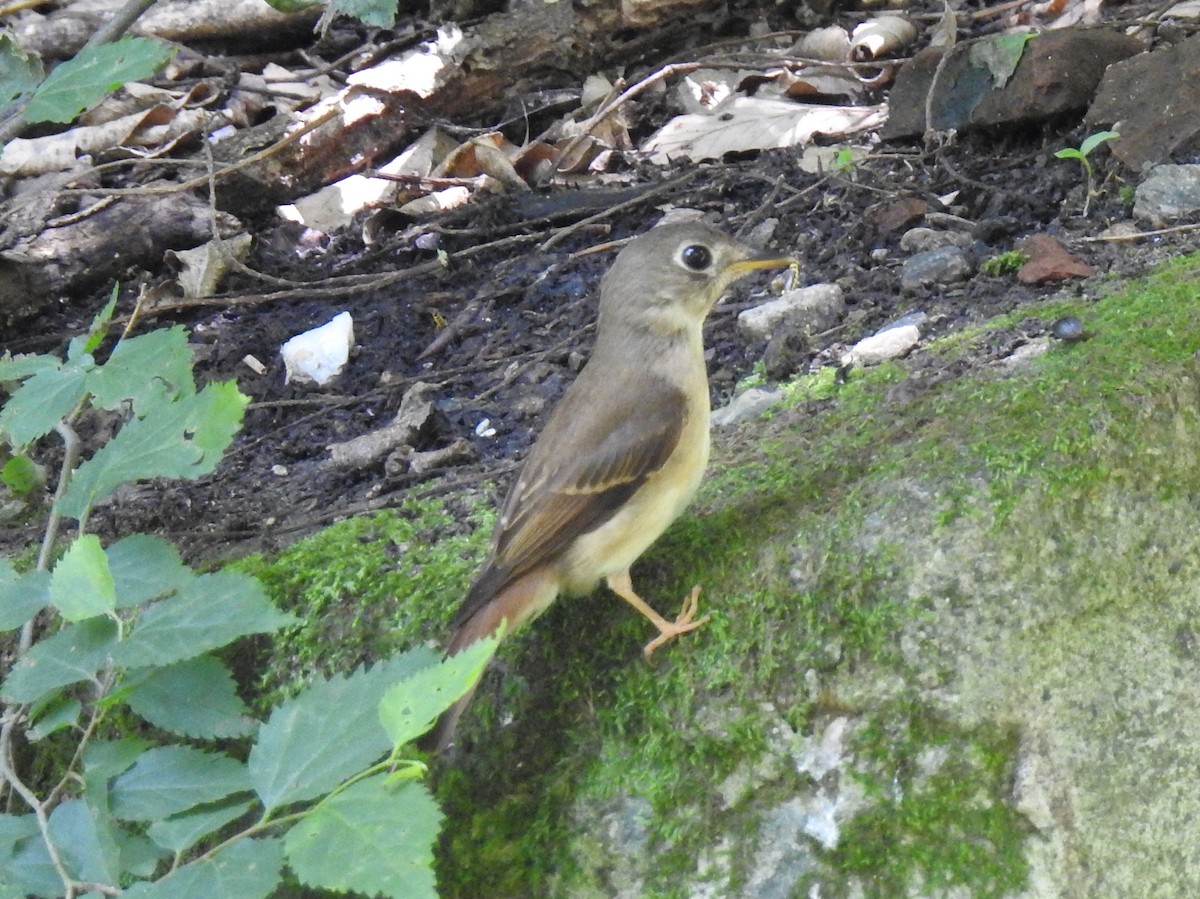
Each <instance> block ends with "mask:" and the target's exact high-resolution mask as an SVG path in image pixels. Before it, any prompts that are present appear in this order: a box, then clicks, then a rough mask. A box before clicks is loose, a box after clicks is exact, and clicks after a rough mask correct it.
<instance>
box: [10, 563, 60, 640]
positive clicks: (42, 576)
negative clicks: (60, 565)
mask: <svg viewBox="0 0 1200 899" xmlns="http://www.w3.org/2000/svg"><path fill="white" fill-rule="evenodd" d="M49 604H50V572H49V571H38V570H37V569H34V570H33V571H26V572H25V573H24V574H17V573H16V570H15V569H14V568H13V566H12V563H11V562H10V561H8V559H0V631H7V630H12V629H13V628H15V627H20V626H21V625H22V624H24V623H25V622H26V621H28V620H29V619H30V618H32V617H33V616H34V615H36V614H37V613H38V612H40V611H41V610H42V609H44V608H45V607H46V606H48V605H49Z"/></svg>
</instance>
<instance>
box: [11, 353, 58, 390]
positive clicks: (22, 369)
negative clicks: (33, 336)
mask: <svg viewBox="0 0 1200 899" xmlns="http://www.w3.org/2000/svg"><path fill="white" fill-rule="evenodd" d="M61 367H62V362H60V361H59V360H58V359H55V358H54V357H53V356H43V355H40V354H38V353H18V354H17V355H16V356H9V355H5V357H4V358H3V359H0V384H4V383H5V382H8V381H24V380H25V379H26V378H28V377H29V376H30V375H36V374H37V373H38V372H40V371H49V370H50V369H56V368H61Z"/></svg>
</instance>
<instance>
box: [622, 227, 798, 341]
mask: <svg viewBox="0 0 1200 899" xmlns="http://www.w3.org/2000/svg"><path fill="white" fill-rule="evenodd" d="M795 264H796V262H795V260H794V259H790V258H788V257H783V256H774V255H769V254H763V253H760V252H758V251H757V250H754V249H753V248H751V247H749V246H747V245H746V244H743V243H741V242H739V241H737V240H734V239H733V238H732V237H730V236H729V235H728V234H726V233H725V232H723V231H721V230H719V229H718V228H714V227H713V226H711V225H706V224H702V223H700V222H683V223H679V224H674V225H662V226H660V227H658V228H653V229H651V230H650V231H648V232H646V233H645V234H642V235H640V236H639V237H636V238H634V239H633V240H631V241H630V242H629V243H628V244H626V246H625V248H624V249H623V250H621V252H620V253H618V254H617V258H616V260H614V262H613V264H612V268H610V269H609V270H608V273H607V274H606V275H605V276H604V280H603V281H601V283H600V316H601V327H604V326H605V322H606V320H610V321H615V322H620V323H627V324H630V325H633V326H635V327H640V328H648V329H650V330H652V331H655V332H658V333H663V334H668V333H672V332H677V331H683V330H687V329H690V328H695V327H697V326H699V324H700V323H701V322H702V321H703V320H704V317H705V316H706V315H708V312H709V310H710V309H712V307H713V306H714V305H715V304H716V302H717V300H719V299H720V298H721V294H723V293H724V292H725V291H726V289H728V287H729V286H730V285H731V284H732V283H733V282H734V281H736V280H738V279H739V278H743V277H745V276H746V275H749V274H751V273H752V272H755V271H757V270H759V269H765V268H785V267H787V266H790V265H795Z"/></svg>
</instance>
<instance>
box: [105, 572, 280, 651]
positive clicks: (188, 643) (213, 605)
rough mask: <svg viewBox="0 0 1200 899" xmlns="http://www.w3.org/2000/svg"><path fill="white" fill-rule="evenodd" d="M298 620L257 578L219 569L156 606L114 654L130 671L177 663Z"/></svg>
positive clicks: (151, 608)
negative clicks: (275, 603)
mask: <svg viewBox="0 0 1200 899" xmlns="http://www.w3.org/2000/svg"><path fill="white" fill-rule="evenodd" d="M296 620H297V619H296V618H295V617H294V616H292V615H287V614H285V613H283V612H280V611H279V610H278V609H276V608H275V607H274V606H272V605H271V602H270V600H269V599H267V594H266V591H265V590H264V589H263V586H262V584H260V583H259V582H258V581H256V580H255V579H254V578H252V577H250V576H249V575H247V574H243V573H242V572H239V571H216V572H213V573H212V574H204V575H200V576H199V577H195V578H193V579H192V580H190V581H189V582H188V583H187V584H185V585H184V587H183V588H182V589H181V590H180V591H179V592H178V593H177V594H175V595H174V596H172V597H170V598H169V599H163V600H159V601H158V602H156V603H154V604H153V605H151V606H150V607H149V608H148V609H147V610H146V611H145V612H144V613H143V614H142V616H141V617H140V618H139V619H138V620H137V623H136V624H135V625H134V627H133V630H132V631H131V632H130V634H129V636H128V637H127V638H126V639H125V640H124V641H122V643H121V645H120V646H118V647H116V648H115V649H114V650H113V661H114V662H116V663H117V664H118V665H121V666H123V667H126V668H146V667H150V666H160V665H171V664H173V663H175V662H181V661H183V660H184V659H191V658H195V657H196V656H198V655H203V654H204V653H206V652H208V651H209V650H213V649H218V648H220V647H222V646H225V645H226V644H228V643H232V642H233V641H234V640H236V639H237V638H238V637H244V636H246V635H248V634H266V633H271V632H272V631H276V630H278V629H279V628H281V627H284V626H285V625H288V624H293V623H295V621H296Z"/></svg>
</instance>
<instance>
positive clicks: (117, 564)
mask: <svg viewBox="0 0 1200 899" xmlns="http://www.w3.org/2000/svg"><path fill="white" fill-rule="evenodd" d="M104 552H105V555H107V556H108V570H109V571H110V572H112V577H113V584H114V585H115V586H116V590H117V608H118V609H126V608H132V607H133V606H140V605H142V604H143V603H147V602H150V601H151V600H153V599H160V598H162V597H165V596H170V595H171V594H173V593H175V592H176V591H178V590H180V589H181V588H182V587H183V586H184V585H185V584H187V583H189V582H190V581H191V580H192V579H193V578H194V577H195V576H196V575H195V574H194V573H193V572H192V570H191V569H190V568H188V567H187V566H186V565H184V564H183V562H182V560H180V558H179V550H178V549H176V548H175V547H174V545H172V544H171V543H170V542H169V541H167V540H164V539H163V538H162V537H155V536H153V535H151V534H130V535H129V536H128V537H125V538H123V539H121V540H118V541H117V542H116V543H114V544H113V545H112V546H110V547H109V548H108V549H106V550H105V551H104Z"/></svg>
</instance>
